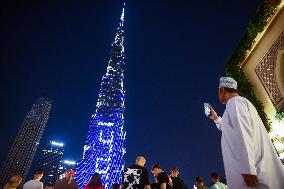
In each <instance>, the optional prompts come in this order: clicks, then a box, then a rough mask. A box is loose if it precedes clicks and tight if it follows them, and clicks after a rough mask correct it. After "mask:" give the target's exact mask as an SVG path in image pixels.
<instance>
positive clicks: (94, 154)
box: [75, 7, 126, 188]
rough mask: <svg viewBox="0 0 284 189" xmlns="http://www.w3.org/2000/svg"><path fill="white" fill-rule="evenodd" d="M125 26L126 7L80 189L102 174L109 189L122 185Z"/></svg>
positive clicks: (79, 172)
mask: <svg viewBox="0 0 284 189" xmlns="http://www.w3.org/2000/svg"><path fill="white" fill-rule="evenodd" d="M123 23H124V7H123V9H122V14H121V17H120V23H119V27H118V29H117V32H116V36H115V39H114V42H113V43H112V50H111V53H110V60H109V62H108V66H107V72H106V74H105V75H104V76H103V78H102V83H101V88H100V92H99V99H98V102H97V106H96V107H97V109H96V111H95V113H94V114H93V115H92V117H91V122H90V128H89V132H88V135H87V140H86V143H85V146H84V153H83V158H82V160H81V161H80V162H79V163H78V165H77V170H76V171H77V174H76V176H75V179H76V181H77V183H78V184H79V185H80V188H83V186H84V185H85V184H86V183H87V182H88V181H89V179H90V177H91V176H92V174H93V173H95V172H98V173H100V174H101V176H102V181H103V184H104V186H105V187H106V188H110V187H111V185H112V184H113V183H120V182H121V176H122V171H123V169H124V154H125V153H126V150H125V145H124V143H125V135H126V133H125V131H124V128H123V126H124V117H123V114H124V109H125V106H124V101H125V91H124V87H123V78H124V76H123V72H124V66H125V55H124V46H123V43H124V31H123Z"/></svg>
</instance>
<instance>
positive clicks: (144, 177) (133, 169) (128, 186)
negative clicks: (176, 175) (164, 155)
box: [121, 155, 151, 189]
mask: <svg viewBox="0 0 284 189" xmlns="http://www.w3.org/2000/svg"><path fill="white" fill-rule="evenodd" d="M145 163H146V157H145V156H144V155H139V156H137V158H136V161H135V164H134V165H132V166H130V167H128V168H127V169H126V170H125V171H124V173H123V182H122V185H121V188H122V189H151V188H150V181H149V174H148V171H147V169H145V168H144V165H145Z"/></svg>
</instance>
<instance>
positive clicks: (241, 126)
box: [210, 77, 284, 189]
mask: <svg viewBox="0 0 284 189" xmlns="http://www.w3.org/2000/svg"><path fill="white" fill-rule="evenodd" d="M219 99H220V102H221V103H222V104H226V110H225V112H224V114H223V117H222V118H221V117H219V116H218V115H217V113H216V112H215V111H214V109H213V108H211V114H210V118H211V119H212V120H214V122H215V123H216V126H217V128H218V129H220V130H221V131H222V142H221V143H222V154H223V161H224V167H225V173H226V178H227V184H228V188H229V189H247V188H257V189H284V167H283V165H282V164H281V162H280V160H279V158H278V156H277V153H276V151H275V149H274V147H273V144H272V142H271V139H270V137H269V135H268V133H267V131H266V130H265V127H264V125H263V123H262V121H261V119H260V117H259V115H258V113H257V111H256V109H255V107H254V106H253V105H252V103H251V102H250V101H249V100H247V99H245V98H243V97H241V96H239V95H238V92H237V82H236V81H235V80H234V79H233V78H229V77H223V78H221V79H220V84H219Z"/></svg>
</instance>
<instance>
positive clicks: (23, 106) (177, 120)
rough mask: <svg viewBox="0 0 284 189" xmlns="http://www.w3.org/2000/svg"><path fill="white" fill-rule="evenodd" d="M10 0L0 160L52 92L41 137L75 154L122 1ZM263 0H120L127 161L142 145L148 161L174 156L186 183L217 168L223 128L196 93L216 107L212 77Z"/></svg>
mask: <svg viewBox="0 0 284 189" xmlns="http://www.w3.org/2000/svg"><path fill="white" fill-rule="evenodd" d="M6 3H7V2H6ZM9 3H10V4H3V2H1V4H0V9H1V18H2V19H3V20H2V21H1V29H0V31H1V35H0V36H1V38H0V40H1V43H0V44H1V64H0V86H1V88H0V89H1V90H0V91H1V93H0V111H1V112H0V120H1V122H0V124H1V125H0V149H1V150H0V162H3V160H4V158H5V156H6V154H7V152H8V150H9V148H10V146H11V144H12V142H13V140H14V138H15V135H16V133H17V131H18V129H19V127H20V125H21V123H22V121H23V120H24V117H25V114H26V113H27V112H28V111H29V110H30V108H31V105H32V103H34V102H35V100H36V99H37V98H39V97H48V98H51V99H52V101H53V104H52V106H53V107H52V109H51V112H50V117H49V121H48V125H47V127H46V130H45V132H44V136H43V138H42V140H41V146H42V145H44V144H45V142H46V141H48V140H58V141H62V142H64V143H65V144H66V147H65V153H64V158H66V159H74V160H77V159H80V158H81V156H82V152H83V145H84V141H85V138H86V135H87V130H88V127H89V120H90V117H91V115H92V113H93V112H94V111H95V107H96V102H97V98H98V92H99V87H100V81H101V77H102V76H103V74H104V73H105V71H106V66H107V62H108V59H109V52H110V44H111V42H112V41H113V39H114V36H115V32H116V27H117V26H118V22H119V17H120V13H121V8H122V4H123V2H122V1H118V0H107V1H95V0H86V1H70V0H65V1H64V0H61V1H56V0H48V1H34V2H32V1H9ZM261 3H262V1H261V0H251V1H246V0H240V1H231V2H228V1H225V0H224V1H220V0H216V1H209V0H208V1H165V0H163V1H162V0H155V1H154V0H151V1H150V0H140V1H138V0H136V1H126V12H125V22H126V23H125V26H126V27H125V51H126V71H125V80H124V86H125V89H126V112H125V130H126V132H127V137H126V147H127V154H126V165H130V164H132V162H133V161H134V159H135V156H136V155H137V154H145V155H146V156H147V157H148V160H149V161H148V162H147V167H148V168H150V167H151V165H152V164H153V163H156V162H157V163H160V164H161V166H162V167H163V168H164V169H165V170H166V171H169V168H170V167H171V166H173V165H176V166H178V167H179V168H180V169H181V176H182V178H183V179H184V180H185V182H186V183H187V184H188V185H189V186H190V187H191V186H192V184H193V182H194V178H195V177H196V176H199V175H201V176H204V177H205V178H206V179H207V183H208V178H209V176H210V173H211V172H212V171H217V172H219V173H220V175H224V170H223V162H222V154H221V147H220V137H221V133H220V132H219V131H218V130H217V129H216V128H215V127H214V124H213V123H212V122H211V121H210V120H208V119H207V118H206V117H205V116H204V113H203V102H207V101H208V102H210V103H211V104H212V105H213V106H214V107H215V108H216V109H217V110H218V111H219V112H220V113H222V112H223V110H224V107H223V106H222V105H220V103H219V102H218V98H217V87H218V80H219V77H221V76H224V67H225V64H226V61H227V60H228V58H229V57H230V55H231V54H232V52H233V51H234V49H235V48H236V46H237V44H238V41H239V39H240V38H241V36H242V34H243V33H244V31H245V30H246V27H247V24H248V22H249V20H250V19H251V18H252V17H253V16H254V15H255V13H256V10H257V7H258V6H259V5H260V4H261ZM151 176H152V175H151ZM208 184H209V183H208Z"/></svg>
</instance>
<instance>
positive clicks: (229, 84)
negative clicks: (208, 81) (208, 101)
mask: <svg viewBox="0 0 284 189" xmlns="http://www.w3.org/2000/svg"><path fill="white" fill-rule="evenodd" d="M222 87H226V88H230V89H236V90H237V88H238V83H237V82H236V80H234V79H233V78H231V77H221V78H220V84H219V88H222Z"/></svg>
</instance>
